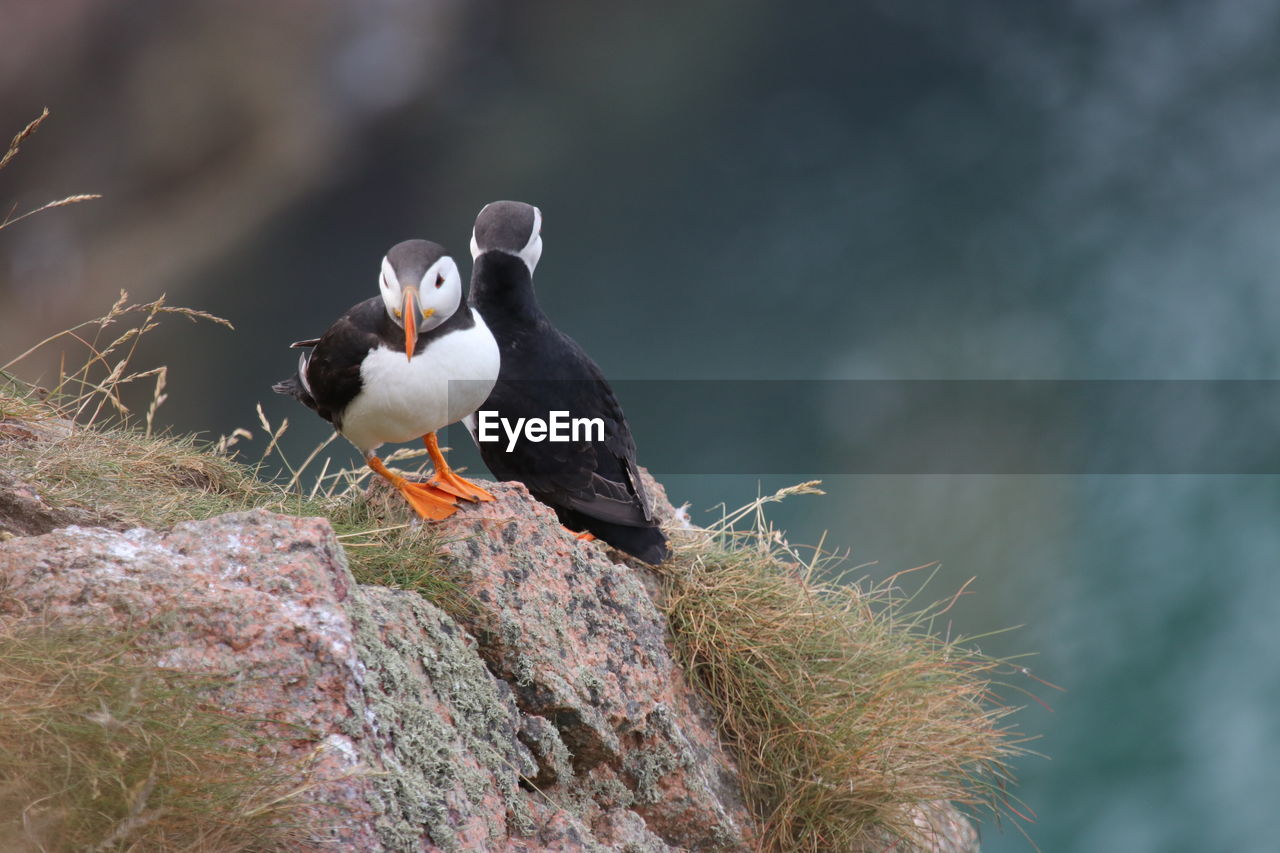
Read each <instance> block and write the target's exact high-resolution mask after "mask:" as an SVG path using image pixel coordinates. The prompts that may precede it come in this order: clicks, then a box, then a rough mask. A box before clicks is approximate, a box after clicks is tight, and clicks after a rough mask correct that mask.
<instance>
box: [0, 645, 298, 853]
mask: <svg viewBox="0 0 1280 853" xmlns="http://www.w3.org/2000/svg"><path fill="white" fill-rule="evenodd" d="M135 640H136V638H135V637H131V636H129V635H120V634H109V633H107V632H103V631H83V630H81V631H70V630H65V629H64V630H58V629H50V628H48V627H35V626H31V625H26V626H23V627H18V626H14V625H8V626H6V627H5V629H4V630H3V632H0V697H3V699H2V700H0V743H3V744H4V749H3V750H0V849H3V850H4V851H6V853H20V852H21V853H25V852H26V851H32V853H35V851H42V853H61V851H102V853H107V851H141V850H164V851H209V853H213V851H218V852H219V853H222V851H279V850H287V849H290V848H291V847H292V846H293V842H295V841H296V840H298V838H299V837H300V835H301V828H300V826H299V822H300V818H301V816H302V814H303V807H302V806H301V804H300V803H299V801H298V795H299V794H300V793H301V789H300V787H299V783H298V781H297V780H298V779H299V778H301V777H302V776H303V775H305V774H300V773H299V772H298V769H297V768H290V767H283V766H276V765H275V764H273V763H272V761H271V759H270V746H271V744H270V742H269V741H268V740H265V739H264V738H263V737H262V736H260V735H258V734H255V732H254V731H253V730H251V728H250V727H249V726H248V725H246V724H245V723H244V722H241V721H237V720H235V719H233V718H231V717H229V716H227V715H226V714H223V713H221V712H219V711H218V710H217V709H215V708H213V707H210V706H209V705H208V704H207V703H206V702H205V701H204V699H203V698H202V697H204V696H205V695H206V694H207V691H208V689H209V688H210V687H211V686H213V685H212V683H211V681H212V680H211V679H199V678H195V677H193V676H187V675H182V674H179V673H174V672H168V671H165V670H160V669H156V668H155V667H153V666H151V665H148V664H144V663H139V662H138V661H137V659H135V657H134V656H133V652H134V651H135V649H134V641H135Z"/></svg>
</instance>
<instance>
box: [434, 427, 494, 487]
mask: <svg viewBox="0 0 1280 853" xmlns="http://www.w3.org/2000/svg"><path fill="white" fill-rule="evenodd" d="M422 443H423V444H425V445H426V446H427V453H428V454H430V456H431V464H432V465H434V466H435V469H436V473H435V476H434V477H432V478H431V479H430V480H428V481H427V482H428V483H430V484H431V485H432V486H435V487H436V488H437V489H440V490H441V491H444V492H448V493H449V494H451V495H457V496H458V497H460V498H462V499H463V500H466V501H491V500H493V495H491V494H489V493H488V492H486V491H485V490H484V489H482V488H480V487H479V486H477V485H476V484H475V483H473V482H471V481H470V480H464V479H463V478H462V477H459V476H458V475H457V474H455V473H454V471H453V469H452V468H450V467H449V463H448V462H447V461H446V460H445V458H444V454H443V453H441V452H440V444H439V442H437V441H436V434H435V433H434V432H429V433H427V434H426V435H424V436H423V437H422Z"/></svg>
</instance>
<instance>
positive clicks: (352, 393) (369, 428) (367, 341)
mask: <svg viewBox="0 0 1280 853" xmlns="http://www.w3.org/2000/svg"><path fill="white" fill-rule="evenodd" d="M378 288H379V291H380V293H379V295H377V296H374V297H371V298H370V299H366V300H365V301H363V302H361V303H359V304H358V305H355V306H353V307H352V308H351V309H350V310H348V311H347V312H346V313H345V314H343V315H342V316H341V317H339V318H338V320H337V322H335V323H334V324H333V325H332V326H330V327H329V329H328V331H326V332H325V333H324V334H323V335H321V336H320V337H318V338H313V339H311V340H306V341H298V342H296V343H294V344H291V346H292V347H294V348H301V349H303V350H304V351H303V352H302V353H301V355H300V357H299V358H298V372H297V373H296V374H295V375H293V376H292V377H290V378H288V379H285V380H284V381H282V382H278V383H276V384H275V385H273V386H272V390H274V391H275V392H276V393H278V394H285V395H288V396H292V397H295V398H297V399H298V400H299V401H300V402H301V403H303V404H304V405H305V406H307V407H308V408H310V409H312V410H313V411H315V412H316V414H318V415H320V417H322V418H324V419H325V420H326V421H328V422H329V423H331V424H333V428H334V429H335V430H337V431H338V432H339V433H341V434H342V436H343V437H344V438H346V439H347V440H348V441H350V442H351V443H352V444H353V445H355V447H356V449H357V450H359V451H360V453H361V455H362V456H364V459H365V462H366V464H367V465H368V466H369V467H370V468H372V469H373V470H374V471H375V472H376V473H378V474H380V475H381V476H383V477H385V478H386V479H387V480H389V481H390V482H391V484H392V485H393V486H395V488H396V490H397V491H399V492H400V494H401V495H403V496H404V499H405V500H406V501H408V503H409V505H410V506H411V507H412V508H413V509H414V511H415V512H417V514H418V515H419V516H421V517H422V518H425V519H431V520H439V519H443V518H447V517H449V516H450V515H452V514H453V513H455V512H457V510H458V501H459V500H463V501H471V502H475V501H491V500H493V495H491V494H489V493H488V492H487V491H485V490H484V489H483V488H481V487H480V486H477V485H476V484H475V483H472V482H470V481H468V480H466V479H464V478H462V477H460V476H459V475H458V474H457V473H456V472H455V471H453V469H451V468H450V467H449V463H448V461H446V460H445V458H444V454H443V453H442V452H441V450H440V445H439V442H438V440H437V438H436V431H437V430H439V429H442V428H444V427H445V426H447V425H449V424H451V423H454V422H456V421H458V420H461V419H462V418H463V417H464V416H466V415H468V414H470V413H472V412H474V411H475V410H476V409H477V408H479V407H480V405H481V404H482V403H483V402H484V401H485V398H486V397H488V396H489V392H490V391H491V390H492V389H493V385H494V382H495V381H496V380H497V378H498V365H499V354H498V344H497V342H496V341H495V340H494V337H493V334H492V333H491V332H490V331H489V327H488V326H487V325H486V324H485V321H484V318H483V317H482V316H481V315H480V314H479V313H478V312H476V310H475V309H474V308H472V307H471V306H470V305H468V304H467V300H466V299H465V298H464V297H463V293H462V278H461V275H460V274H459V272H458V265H457V264H456V263H455V262H454V260H453V258H452V257H450V256H449V254H448V253H447V252H446V251H445V249H444V248H443V247H442V246H440V245H439V244H436V243H432V242H430V241H427V240H406V241H404V242H402V243H397V244H396V245H394V246H392V247H391V249H390V251H388V252H387V254H386V255H385V256H384V257H383V259H382V270H381V275H380V277H379V279H378ZM419 438H421V439H422V441H423V443H424V444H425V445H426V447H427V452H428V453H429V454H430V456H431V463H432V465H434V466H435V472H434V475H433V476H432V477H431V479H430V480H428V481H427V482H426V483H415V482H410V481H409V480H406V479H405V478H404V477H402V476H400V475H399V474H396V473H393V472H392V471H391V470H390V469H388V468H387V466H386V465H385V464H384V463H383V462H382V460H381V459H379V458H378V456H377V455H376V453H375V451H376V450H377V449H378V448H379V447H380V446H381V445H383V444H385V443H388V442H392V443H398V442H406V441H414V440H417V439H419Z"/></svg>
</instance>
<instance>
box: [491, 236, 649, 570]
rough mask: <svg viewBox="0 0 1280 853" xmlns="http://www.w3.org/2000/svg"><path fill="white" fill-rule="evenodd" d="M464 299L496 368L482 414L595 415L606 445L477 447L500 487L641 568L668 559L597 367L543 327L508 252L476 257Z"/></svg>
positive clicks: (626, 432) (626, 434) (524, 273)
mask: <svg viewBox="0 0 1280 853" xmlns="http://www.w3.org/2000/svg"><path fill="white" fill-rule="evenodd" d="M471 301H472V304H473V305H474V306H475V308H476V310H478V311H479V312H480V315H481V316H482V317H484V320H485V323H487V324H488V326H489V329H490V331H492V332H493V336H494V338H495V339H496V340H497V341H498V348H499V350H500V352H501V355H502V366H501V369H500V371H499V374H498V381H497V384H495V385H494V388H493V391H492V393H491V394H490V395H489V399H488V400H486V401H485V404H484V405H483V406H482V407H481V408H482V410H489V411H495V412H497V413H498V415H499V417H502V418H505V419H507V420H508V421H511V422H514V421H515V419H517V418H531V417H536V418H544V419H545V418H547V417H548V415H549V413H550V412H551V411H553V410H560V411H567V412H568V413H569V417H571V418H600V419H601V420H602V421H603V422H604V439H603V440H600V441H597V440H587V439H586V438H585V437H584V438H583V439H582V440H579V441H576V442H550V441H544V442H537V443H534V442H529V441H518V442H516V445H515V447H514V448H513V449H512V450H511V451H508V450H507V442H506V440H505V437H504V439H503V440H502V441H499V442H478V444H479V447H480V455H481V457H482V458H483V459H484V461H485V464H486V465H487V466H489V470H490V471H492V472H493V475H494V476H495V477H497V478H498V479H499V480H516V481H519V482H521V483H524V485H525V486H526V488H528V489H529V492H530V494H532V495H533V496H534V497H536V498H537V499H538V500H540V501H542V502H543V503H545V504H547V505H548V506H550V507H552V508H553V509H554V510H555V511H556V515H557V516H559V518H560V522H561V523H562V524H564V525H565V526H566V527H568V528H570V529H571V530H587V531H590V532H591V533H593V534H594V535H595V536H597V537H599V538H600V539H602V540H604V541H605V542H607V543H609V544H610V545H612V546H614V547H615V548H618V549H619V550H622V551H625V552H627V553H629V554H631V555H633V556H635V557H638V558H639V559H641V560H644V561H645V562H647V563H653V564H657V563H660V562H662V560H664V559H665V558H666V556H667V553H668V551H667V540H666V537H665V536H664V535H663V534H662V531H661V530H659V529H658V526H657V524H656V523H655V522H654V519H653V513H652V509H651V505H650V503H649V499H648V495H647V494H646V493H645V490H644V484H643V482H642V481H641V480H640V474H639V471H638V470H637V468H636V447H635V441H634V439H633V438H632V437H631V428H630V426H628V424H627V419H626V417H625V415H623V412H622V407H621V406H620V405H619V404H618V400H617V398H616V397H615V396H614V393H613V389H612V388H611V387H610V386H609V383H608V382H607V381H606V380H605V378H604V374H603V373H601V371H600V368H599V366H597V365H596V363H595V362H594V361H592V359H591V357H590V356H588V355H587V354H586V352H585V351H584V350H583V349H582V347H580V346H579V345H578V344H577V342H576V341H574V340H573V339H572V338H570V337H569V336H568V335H566V334H564V333H563V332H561V331H560V330H559V329H556V328H555V327H554V326H552V325H551V322H550V321H549V320H548V319H547V317H546V315H545V314H543V313H542V310H541V309H540V308H539V307H538V304H537V299H536V298H535V297H534V294H533V280H532V275H531V274H530V272H529V268H528V267H527V266H525V264H524V262H523V261H522V260H521V259H520V258H518V257H515V256H513V255H509V254H505V253H502V252H486V253H484V254H482V255H480V256H479V257H478V258H477V259H476V263H475V269H474V270H473V272H472V278H471Z"/></svg>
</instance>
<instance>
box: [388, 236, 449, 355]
mask: <svg viewBox="0 0 1280 853" xmlns="http://www.w3.org/2000/svg"><path fill="white" fill-rule="evenodd" d="M378 287H379V289H380V290H381V291H382V302H383V304H384V305H386V307H387V314H388V315H390V317H391V319H392V320H394V321H395V323H396V325H397V326H400V327H401V328H403V329H404V345H405V354H406V355H407V356H408V357H409V358H413V350H414V347H415V346H417V342H418V334H419V333H421V332H427V331H430V330H431V329H434V328H435V327H436V326H439V325H440V324H441V323H443V322H444V321H445V320H448V319H449V318H450V317H452V316H453V314H454V312H455V311H457V310H458V306H459V305H460V304H461V303H462V277H461V276H460V275H459V274H458V265H457V264H456V263H454V261H453V258H451V257H449V254H448V253H447V252H446V251H445V250H444V247H443V246H441V245H439V244H438V243H432V242H430V241H428V240H405V241H404V242H403V243H396V244H395V245H394V246H392V247H391V251H389V252H387V254H386V257H384V258H383V259H382V276H381V278H379V279H378Z"/></svg>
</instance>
